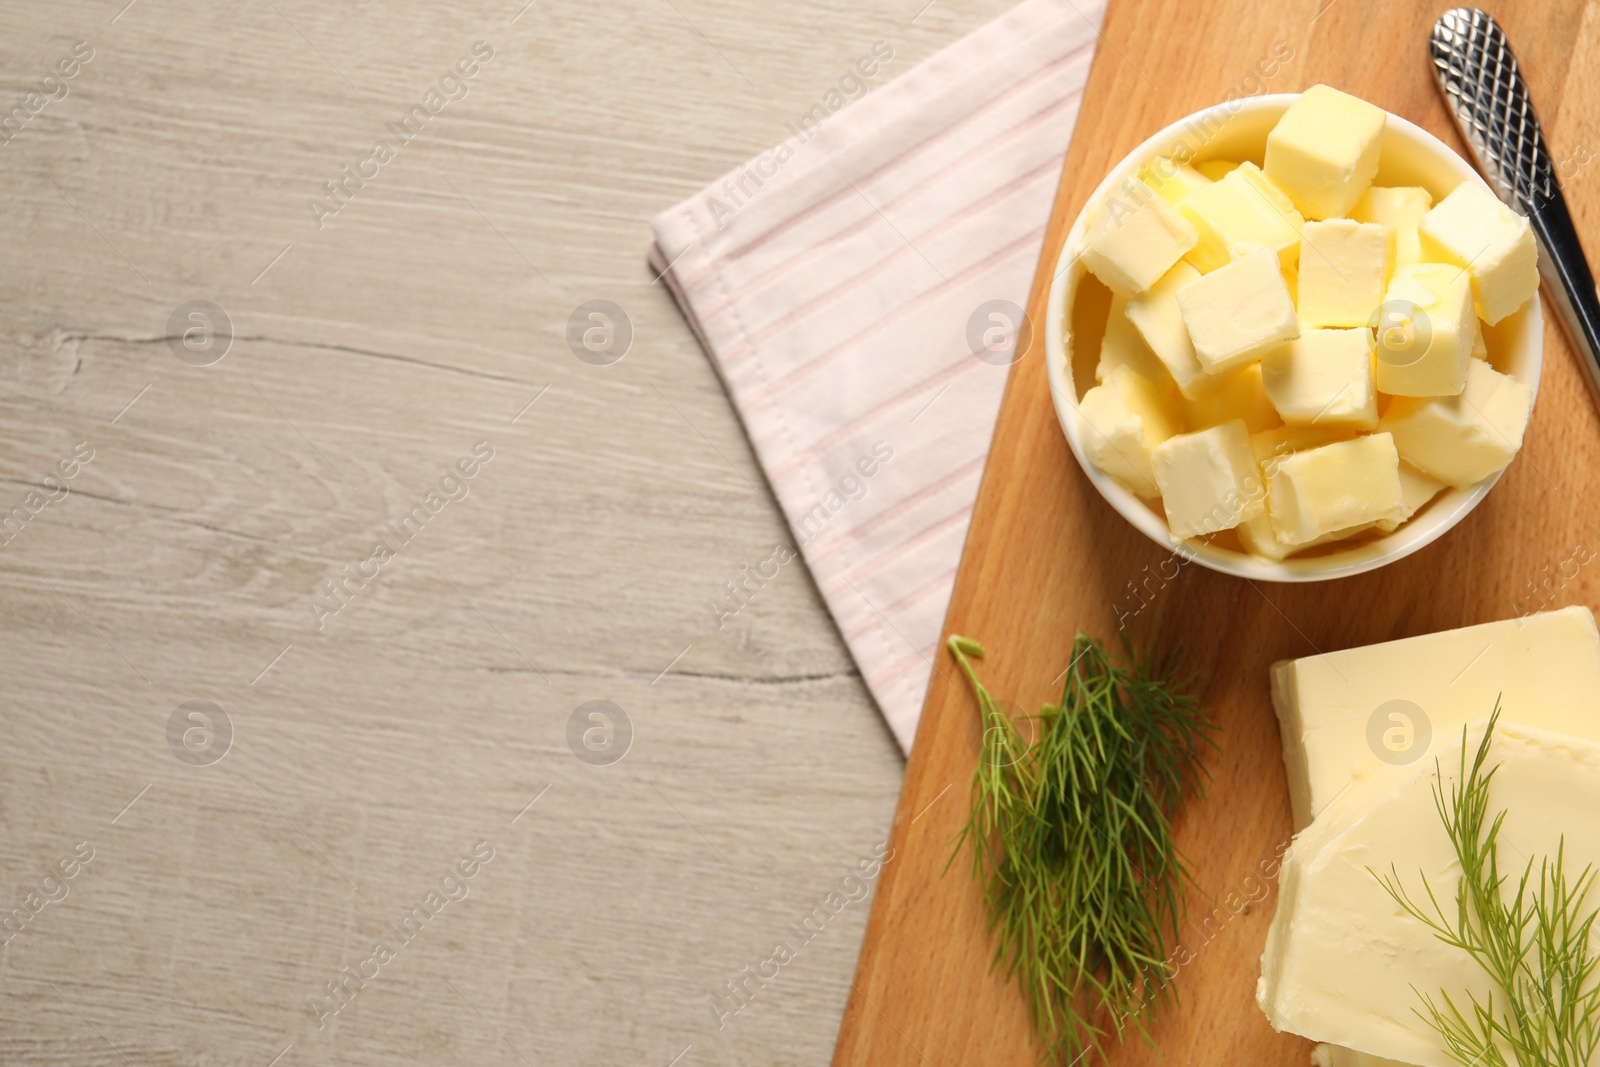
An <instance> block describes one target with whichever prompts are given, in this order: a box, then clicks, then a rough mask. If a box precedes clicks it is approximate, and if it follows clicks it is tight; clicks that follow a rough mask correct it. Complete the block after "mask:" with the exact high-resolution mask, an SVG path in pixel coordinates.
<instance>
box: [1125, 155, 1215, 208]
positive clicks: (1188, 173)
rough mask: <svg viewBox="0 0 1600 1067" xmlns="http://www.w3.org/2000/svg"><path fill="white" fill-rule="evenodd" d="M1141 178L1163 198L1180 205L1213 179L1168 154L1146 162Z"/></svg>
mask: <svg viewBox="0 0 1600 1067" xmlns="http://www.w3.org/2000/svg"><path fill="white" fill-rule="evenodd" d="M1139 180H1140V181H1142V182H1144V183H1145V184H1146V185H1148V186H1149V187H1150V188H1152V189H1154V190H1155V191H1156V193H1157V194H1159V195H1160V197H1161V199H1163V200H1165V201H1166V202H1167V203H1169V204H1171V205H1172V206H1173V207H1177V206H1178V201H1180V200H1182V199H1183V198H1184V197H1186V196H1188V195H1189V194H1190V193H1192V192H1194V191H1195V190H1196V189H1198V188H1200V187H1201V186H1204V185H1210V184H1211V179H1210V178H1208V177H1206V176H1205V175H1204V174H1201V173H1200V172H1199V171H1197V170H1195V169H1194V168H1193V167H1191V166H1190V165H1189V164H1187V163H1179V162H1178V161H1177V160H1175V159H1168V158H1167V157H1166V156H1157V157H1156V158H1155V159H1152V160H1151V161H1150V162H1149V163H1146V164H1145V167H1144V170H1142V171H1140V172H1139Z"/></svg>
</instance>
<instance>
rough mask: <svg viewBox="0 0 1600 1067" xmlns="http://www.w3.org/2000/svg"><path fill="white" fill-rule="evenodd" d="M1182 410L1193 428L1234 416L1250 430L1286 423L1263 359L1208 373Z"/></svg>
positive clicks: (1188, 424)
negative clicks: (1263, 373)
mask: <svg viewBox="0 0 1600 1067" xmlns="http://www.w3.org/2000/svg"><path fill="white" fill-rule="evenodd" d="M1183 413H1184V423H1185V424H1186V425H1187V427H1188V428H1189V429H1190V430H1203V429H1205V428H1206V427H1208V426H1220V425H1221V424H1222V423H1224V422H1228V421H1230V420H1233V419H1238V420H1240V421H1241V422H1243V423H1244V425H1245V428H1246V429H1248V430H1249V431H1250V432H1251V433H1255V432H1256V431H1257V430H1266V429H1269V428H1271V427H1274V426H1280V425H1282V424H1283V420H1282V419H1280V418H1279V417H1278V412H1277V409H1276V408H1274V407H1273V406H1272V400H1271V399H1270V398H1269V397H1268V396H1267V390H1266V388H1265V386H1264V385H1263V384H1262V379H1261V364H1260V363H1250V364H1247V365H1246V366H1243V367H1240V368H1239V369H1238V370H1233V371H1228V372H1226V373H1223V374H1215V375H1207V376H1206V377H1205V378H1204V379H1202V380H1201V382H1200V383H1199V385H1198V386H1197V390H1196V395H1195V397H1194V399H1193V400H1189V399H1185V400H1184V401H1183ZM1374 421H1376V419H1374Z"/></svg>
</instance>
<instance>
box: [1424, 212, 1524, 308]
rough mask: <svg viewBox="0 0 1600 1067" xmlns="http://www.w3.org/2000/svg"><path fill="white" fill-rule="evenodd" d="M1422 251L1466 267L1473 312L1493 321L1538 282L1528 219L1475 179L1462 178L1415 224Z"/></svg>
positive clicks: (1522, 302)
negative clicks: (1461, 180)
mask: <svg viewBox="0 0 1600 1067" xmlns="http://www.w3.org/2000/svg"><path fill="white" fill-rule="evenodd" d="M1417 239H1418V241H1419V242H1420V243H1421V246H1422V254H1423V255H1424V256H1426V257H1427V258H1428V259H1433V260H1439V261H1440V262H1444V263H1450V264H1453V265H1454V266H1457V267H1465V268H1466V270H1467V272H1468V273H1469V274H1471V275H1472V299H1473V302H1474V303H1475V304H1476V305H1477V311H1478V317H1479V318H1480V319H1482V320H1483V321H1484V322H1487V323H1488V324H1489V325H1491V326H1493V325H1494V324H1495V323H1497V322H1499V321H1500V320H1501V319H1503V318H1505V317H1506V316H1507V315H1509V314H1511V313H1512V312H1513V311H1515V310H1517V309H1518V308H1519V307H1521V306H1522V305H1523V304H1525V303H1527V301H1528V298H1529V297H1530V296H1532V295H1533V294H1534V291H1535V290H1536V289H1538V288H1539V254H1538V252H1537V251H1536V250H1535V248H1534V242H1533V229H1532V227H1530V226H1529V225H1528V220H1527V219H1525V218H1523V217H1522V216H1521V215H1518V214H1517V213H1516V212H1515V211H1512V210H1511V209H1510V208H1508V207H1506V206H1505V205H1504V204H1502V203H1501V202H1500V201H1499V200H1496V199H1495V197H1494V194H1493V193H1491V192H1489V190H1487V189H1485V188H1484V187H1483V186H1481V185H1479V184H1478V183H1477V182H1462V183H1461V184H1460V185H1458V186H1456V187H1455V191H1454V192H1452V193H1451V194H1450V195H1449V196H1447V197H1445V198H1444V199H1443V200H1441V201H1439V205H1438V206H1437V207H1435V208H1434V209H1433V210H1432V211H1430V212H1428V213H1427V214H1426V215H1424V216H1423V217H1422V222H1421V223H1419V224H1418V226H1417Z"/></svg>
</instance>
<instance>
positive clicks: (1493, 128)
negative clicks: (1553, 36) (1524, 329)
mask: <svg viewBox="0 0 1600 1067" xmlns="http://www.w3.org/2000/svg"><path fill="white" fill-rule="evenodd" d="M1429 51H1430V53H1431V55H1432V58H1433V73H1434V77H1435V78H1437V79H1438V82H1439V90H1440V92H1442V93H1443V94H1444V99H1445V103H1446V104H1448V105H1449V108H1450V114H1451V117H1452V118H1454V119H1455V122H1456V126H1457V128H1458V129H1460V131H1461V136H1462V139H1463V140H1465V141H1466V142H1467V146H1468V147H1469V148H1470V149H1471V151H1472V155H1473V157H1474V158H1475V159H1476V161H1477V164H1478V169H1479V170H1481V171H1483V173H1484V176H1485V177H1486V178H1488V180H1489V185H1490V187H1491V188H1493V189H1494V191H1495V194H1496V195H1498V196H1499V197H1500V199H1501V200H1502V201H1504V202H1505V204H1506V206H1507V207H1509V208H1511V209H1512V210H1513V211H1515V212H1517V213H1518V214H1520V215H1524V216H1526V217H1527V219H1528V222H1529V224H1530V225H1531V226H1532V228H1533V234H1534V237H1535V238H1536V239H1537V240H1538V243H1539V252H1540V255H1539V275H1540V277H1541V278H1542V279H1543V281H1544V284H1545V288H1546V289H1547V290H1548V291H1549V294H1550V297H1551V300H1552V301H1553V302H1554V304H1555V306H1556V310H1557V311H1558V312H1559V315H1560V319H1561V323H1562V325H1563V326H1564V327H1566V331H1567V334H1568V336H1569V337H1570V338H1571V340H1572V345H1573V348H1574V349H1575V350H1576V351H1577V353H1578V359H1579V361H1580V362H1581V363H1583V365H1584V370H1585V371H1586V372H1587V374H1586V375H1585V377H1586V378H1587V380H1588V382H1589V386H1590V389H1591V390H1592V391H1593V393H1594V396H1595V400H1596V402H1597V403H1600V298H1597V297H1596V294H1595V285H1594V275H1593V274H1592V273H1591V272H1590V270H1589V263H1588V261H1587V260H1586V259H1585V258H1584V255H1583V246H1582V245H1581V244H1580V243H1579V241H1578V231H1577V230H1576V229H1575V228H1574V227H1573V225H1572V214H1571V213H1570V212H1569V211H1568V210H1567V201H1566V197H1565V196H1563V195H1562V193H1561V186H1560V185H1558V184H1557V183H1556V178H1555V168H1554V167H1552V166H1551V165H1550V152H1549V150H1548V149H1547V148H1546V147H1545V143H1544V135H1543V133H1541V132H1540V129H1539V118H1538V116H1537V115H1535V114H1534V112H1533V100H1532V98H1531V97H1530V96H1529V95H1528V86H1527V84H1526V83H1525V82H1524V81H1523V80H1522V72H1521V70H1520V69H1519V68H1518V66H1517V57H1516V56H1515V55H1513V54H1512V51H1511V44H1510V42H1509V41H1508V40H1507V39H1506V34H1505V31H1504V30H1502V29H1501V28H1500V24H1499V23H1497V22H1495V20H1494V18H1493V16H1491V15H1490V14H1489V13H1488V12H1487V11H1483V10H1480V9H1478V8H1473V7H1458V8H1454V9H1452V10H1450V11H1446V12H1445V13H1444V14H1443V15H1441V16H1440V17H1439V21H1438V22H1437V23H1435V24H1434V27H1433V33H1432V35H1431V38H1430V41H1429Z"/></svg>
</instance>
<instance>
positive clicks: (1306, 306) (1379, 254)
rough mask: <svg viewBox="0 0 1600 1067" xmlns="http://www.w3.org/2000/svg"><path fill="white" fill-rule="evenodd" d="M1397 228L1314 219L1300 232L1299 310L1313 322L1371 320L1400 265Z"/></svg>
mask: <svg viewBox="0 0 1600 1067" xmlns="http://www.w3.org/2000/svg"><path fill="white" fill-rule="evenodd" d="M1394 260H1395V236H1394V230H1392V229H1390V228H1389V227H1387V226H1380V225H1378V224H1377V223H1372V222H1352V221H1351V220H1349V219H1328V220H1327V221H1326V222H1308V223H1306V225H1305V229H1304V230H1302V231H1301V234H1300V281H1299V289H1300V292H1299V315H1300V321H1301V322H1303V323H1305V324H1306V325H1307V326H1365V325H1367V323H1369V322H1371V321H1372V316H1373V313H1374V312H1376V311H1377V310H1378V305H1379V304H1381V303H1383V291H1384V287H1385V286H1387V285H1388V284H1389V275H1390V273H1391V272H1392V271H1393V270H1394Z"/></svg>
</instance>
